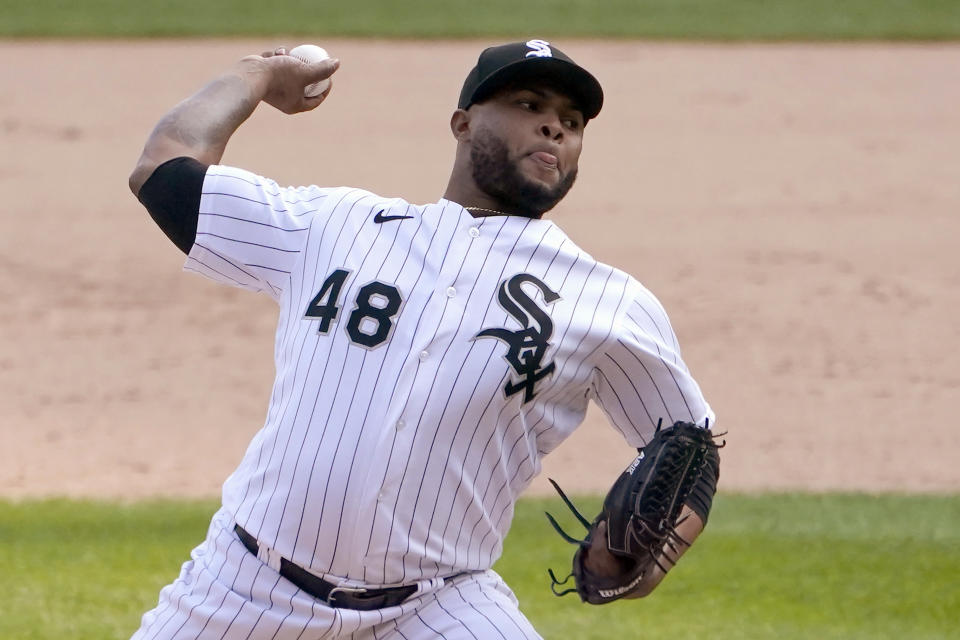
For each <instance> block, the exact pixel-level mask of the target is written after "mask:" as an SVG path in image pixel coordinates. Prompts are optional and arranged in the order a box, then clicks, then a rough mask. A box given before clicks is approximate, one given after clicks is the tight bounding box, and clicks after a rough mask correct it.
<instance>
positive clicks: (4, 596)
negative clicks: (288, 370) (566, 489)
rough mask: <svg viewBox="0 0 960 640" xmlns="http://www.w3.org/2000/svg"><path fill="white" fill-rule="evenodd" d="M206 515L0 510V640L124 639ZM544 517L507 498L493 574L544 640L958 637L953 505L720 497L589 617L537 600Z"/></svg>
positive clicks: (562, 553) (189, 509) (555, 507)
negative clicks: (677, 550) (667, 570)
mask: <svg viewBox="0 0 960 640" xmlns="http://www.w3.org/2000/svg"><path fill="white" fill-rule="evenodd" d="M579 503H582V505H583V506H584V510H585V512H586V513H591V514H592V513H593V512H594V511H595V510H596V509H597V508H598V506H599V501H598V500H597V499H592V500H591V499H588V500H578V504H579ZM215 509H216V504H214V503H211V502H182V503H180V502H148V503H136V504H131V505H118V504H111V503H103V502H75V501H64V500H55V501H29V502H22V503H10V502H0V576H2V578H0V638H3V639H4V640H26V639H41V638H43V639H46V638H51V639H52V638H65V637H69V638H72V639H85V638H90V639H93V638H97V639H109V638H126V637H128V636H129V634H130V633H131V632H132V631H133V629H135V628H136V626H137V624H138V622H139V617H140V615H141V614H142V613H143V611H144V610H146V609H148V608H150V607H152V606H153V605H154V604H155V602H156V598H157V593H158V591H159V590H160V588H161V587H162V586H163V585H164V584H166V583H167V582H169V581H170V580H171V579H173V578H174V577H175V576H176V574H177V573H178V572H179V566H180V563H181V562H183V561H184V560H185V559H186V558H187V556H188V553H189V550H190V549H191V548H192V547H193V546H194V545H195V544H196V543H197V542H199V541H200V540H202V538H203V537H204V534H205V532H206V527H207V522H208V520H209V517H210V515H211V514H212V513H213V511H214V510H215ZM544 510H549V511H551V512H552V513H554V514H555V515H557V516H562V517H561V520H562V521H563V522H564V524H565V525H568V526H569V530H570V531H571V532H573V531H576V526H575V525H574V523H573V520H572V518H570V517H568V516H567V515H566V512H565V508H564V507H563V506H562V505H561V504H560V503H559V501H557V500H532V499H531V500H523V501H521V502H520V504H519V505H518V509H517V515H516V518H515V521H514V527H513V530H512V532H511V534H510V538H509V539H508V540H507V543H506V551H505V554H504V556H503V558H502V559H501V561H500V562H499V563H498V565H497V567H496V568H497V570H498V571H499V572H500V573H501V574H502V575H503V576H504V577H505V578H506V579H507V581H508V582H509V583H510V584H511V586H512V587H513V589H514V591H515V592H516V593H517V596H518V597H519V599H520V602H521V606H522V607H523V609H524V611H525V612H526V613H527V615H528V616H529V617H530V618H531V620H532V621H533V622H534V624H535V625H536V626H537V628H538V629H539V630H540V632H541V633H542V634H543V636H544V638H546V639H547V640H568V639H570V640H573V639H577V640H580V639H583V640H591V639H597V640H601V639H602V640H608V639H609V638H611V637H623V638H637V637H647V638H671V639H677V640H682V639H685V638H690V639H693V638H720V639H728V638H730V639H739V638H745V639H753V638H756V639H761V638H762V639H768V638H778V639H798V640H799V639H804V640H806V639H817V640H819V639H830V638H835V639H837V640H840V639H843V640H858V639H863V640H867V639H870V640H876V639H883V638H890V639H897V640H903V639H907V638H909V639H910V640H915V639H921V640H922V639H933V638H958V637H960V630H958V627H957V620H960V579H958V576H960V496H939V497H937V496H912V497H910V496H865V495H846V494H840V495H766V496H740V495H725V494H721V495H720V496H718V497H717V501H716V505H715V508H714V512H713V515H712V516H711V522H710V525H709V527H708V529H707V531H706V532H705V533H704V535H703V537H702V538H701V539H700V540H699V541H698V542H697V544H696V545H695V546H694V547H693V548H692V549H691V550H690V552H689V553H688V554H687V556H686V557H685V558H684V560H683V561H682V562H681V563H680V565H679V566H677V568H676V569H674V571H673V572H672V573H671V575H670V576H669V577H668V578H667V580H666V581H665V582H664V583H663V584H662V585H661V586H660V587H659V588H658V589H657V591H656V592H654V594H653V595H652V596H650V597H649V598H646V599H644V600H638V601H631V602H618V603H614V604H612V605H607V606H605V607H591V606H588V605H583V604H581V603H580V602H579V600H577V599H576V597H575V596H567V597H566V598H564V599H558V598H555V597H554V596H553V595H551V594H550V591H549V588H548V585H549V579H548V577H547V574H546V568H547V567H552V568H553V569H554V570H555V571H557V573H565V570H566V569H567V568H568V567H569V563H570V556H571V553H572V550H573V549H572V547H571V546H569V545H567V544H566V543H565V542H563V541H562V540H561V539H560V538H559V537H558V536H556V535H555V534H554V532H553V530H552V529H551V528H550V526H549V524H548V523H547V521H546V518H544V516H543V511H544Z"/></svg>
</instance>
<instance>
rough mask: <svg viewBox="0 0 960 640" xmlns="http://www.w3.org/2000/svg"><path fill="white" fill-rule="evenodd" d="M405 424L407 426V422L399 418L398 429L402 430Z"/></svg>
mask: <svg viewBox="0 0 960 640" xmlns="http://www.w3.org/2000/svg"><path fill="white" fill-rule="evenodd" d="M405 426H407V423H406V422H405V421H404V420H403V418H400V419H399V420H397V431H400V430H402V429H403V428H404V427H405Z"/></svg>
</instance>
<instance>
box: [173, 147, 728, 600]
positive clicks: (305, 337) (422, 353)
mask: <svg viewBox="0 0 960 640" xmlns="http://www.w3.org/2000/svg"><path fill="white" fill-rule="evenodd" d="M185 268H186V269H189V270H193V271H197V272H199V273H201V274H204V275H206V276H209V277H211V278H213V279H215V280H218V281H221V282H225V283H228V284H232V285H236V286H240V287H243V288H247V289H252V290H255V291H263V292H264V293H266V294H267V295H269V296H270V297H272V298H273V299H274V300H275V301H276V302H277V303H278V305H279V308H280V317H279V323H278V327H277V334H276V347H275V358H276V370H277V374H276V381H275V383H274V387H273V392H272V395H271V398H270V406H269V409H268V413H267V418H266V424H265V425H264V427H263V428H262V429H261V430H260V431H259V432H258V433H257V435H256V436H255V437H254V439H253V441H252V442H251V444H250V446H249V448H248V450H247V452H246V455H245V456H244V458H243V461H242V462H241V463H240V466H239V467H238V468H237V469H236V471H235V472H234V473H233V474H232V475H231V476H230V477H229V478H228V479H227V481H226V483H225V484H224V491H223V500H224V506H225V507H226V508H227V509H228V510H230V511H231V512H232V513H233V514H234V516H235V517H236V520H237V521H238V522H239V523H240V524H241V525H242V526H243V527H245V528H246V529H247V530H248V531H250V532H251V533H252V534H254V535H255V536H256V537H257V538H258V539H259V540H260V541H261V542H262V543H265V544H267V545H270V546H272V547H273V548H274V549H276V550H277V551H278V552H279V553H281V554H282V555H283V556H284V557H287V558H289V559H291V560H292V561H294V562H296V563H298V564H300V565H301V566H304V567H307V568H310V569H312V570H313V571H315V572H317V573H319V574H322V575H328V576H336V577H340V578H345V579H347V580H351V581H353V580H355V581H358V582H363V583H366V584H371V585H386V584H398V583H412V582H416V581H418V580H423V579H428V578H432V577H437V576H448V575H452V574H455V573H458V572H461V571H464V570H473V569H487V568H489V567H490V566H491V565H492V564H493V562H494V561H495V560H496V559H497V558H498V557H499V555H500V552H501V548H502V542H503V538H504V536H505V534H506V532H507V529H508V528H509V525H510V521H511V519H512V516H513V506H514V501H515V500H516V498H517V496H518V494H520V492H521V491H522V490H523V489H524V488H525V487H526V486H527V485H528V484H529V482H530V480H531V479H532V478H533V477H534V476H535V475H536V474H537V473H538V472H539V470H540V460H541V457H542V456H543V455H545V454H547V453H548V452H550V451H551V450H553V449H554V448H555V447H556V446H557V445H558V444H559V443H560V442H561V441H563V440H564V438H566V437H567V436H568V435H570V433H571V432H572V431H573V430H574V429H575V428H576V427H577V426H578V425H579V424H580V422H581V421H582V419H583V417H584V413H585V411H586V408H587V404H588V401H589V400H590V399H591V398H592V399H594V400H595V401H596V402H597V403H598V404H599V405H600V406H601V407H602V408H603V410H604V411H605V413H606V415H607V416H608V418H609V420H610V422H611V424H612V425H613V426H614V427H615V428H617V429H618V430H620V431H621V432H622V433H623V436H624V438H625V439H626V441H627V442H628V443H629V444H630V445H632V446H635V447H638V446H642V445H643V444H644V443H645V442H646V440H647V439H648V438H649V437H650V436H651V434H652V432H653V429H654V426H655V425H656V423H657V421H658V420H659V419H661V418H662V419H663V420H664V423H665V424H672V423H673V422H674V421H676V420H689V421H694V422H698V423H700V424H703V423H704V420H705V419H707V418H710V419H711V421H712V418H713V414H712V412H711V410H710V407H709V406H708V405H707V403H706V401H705V400H704V398H703V396H702V394H701V392H700V389H699V387H698V386H697V384H696V382H695V381H694V380H693V378H692V377H691V376H690V374H689V371H688V369H687V367H686V366H685V365H684V363H683V361H682V360H681V358H680V353H679V348H678V345H677V340H676V337H675V336H674V332H673V330H672V328H671V326H670V323H669V320H668V318H667V316H666V313H665V312H664V309H663V307H662V306H661V305H660V303H659V302H658V301H657V300H656V298H654V296H653V295H652V294H651V293H650V292H649V291H647V290H646V289H645V288H644V287H643V286H641V285H640V284H639V283H638V282H637V281H636V280H634V279H633V278H631V277H630V276H628V275H627V274H625V273H623V272H622V271H619V270H617V269H615V268H613V267H610V266H607V265H605V264H602V263H600V262H597V261H596V260H594V259H593V258H592V257H590V256H589V255H587V254H586V253H584V252H583V251H582V250H580V249H579V248H578V247H577V246H576V245H575V244H574V243H573V242H572V241H571V240H570V239H569V238H568V237H567V236H566V235H565V234H564V233H563V232H562V231H561V230H560V229H559V228H558V227H557V226H556V225H555V224H553V223H552V222H550V221H547V220H530V219H526V218H522V217H513V216H494V217H487V218H474V217H472V216H471V215H470V214H469V213H468V212H467V211H465V210H464V209H463V208H462V207H461V206H460V205H458V204H456V203H454V202H450V201H447V200H440V201H439V202H437V203H435V204H428V205H412V204H409V203H407V202H404V201H402V200H399V199H386V198H382V197H379V196H377V195H374V194H372V193H369V192H367V191H363V190H359V189H351V188H332V189H326V188H319V187H300V188H281V187H279V186H278V185H277V184H276V183H275V182H273V181H270V180H267V179H265V178H262V177H259V176H256V175H254V174H251V173H249V172H246V171H242V170H239V169H234V168H229V167H225V166H212V167H210V168H209V169H208V171H207V176H206V178H205V181H204V185H203V196H202V199H201V201H200V216H199V226H198V230H197V238H196V242H195V244H194V246H193V249H192V250H191V252H190V255H189V257H188V258H187V262H186V264H185ZM612 480H613V479H612V478H611V482H612Z"/></svg>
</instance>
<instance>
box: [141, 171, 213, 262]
mask: <svg viewBox="0 0 960 640" xmlns="http://www.w3.org/2000/svg"><path fill="white" fill-rule="evenodd" d="M206 174H207V165H205V164H203V163H202V162H199V161H197V160H195V159H193V158H187V157H180V158H174V159H173V160H167V161H166V162H164V163H163V164H161V165H160V166H159V167H157V168H156V169H154V171H153V173H152V174H150V177H149V178H147V181H146V182H144V183H143V186H142V187H141V188H140V193H138V194H137V198H138V199H139V200H140V202H141V203H143V206H145V207H146V208H147V211H149V212H150V217H151V218H153V221H154V222H156V223H157V226H159V227H160V228H161V229H162V230H163V232H164V233H165V234H167V237H168V238H170V240H171V241H172V242H173V244H175V245H177V247H179V248H180V250H181V251H183V252H184V253H190V248H191V247H193V243H194V242H195V241H196V239H197V217H198V215H199V213H198V212H199V211H200V194H201V192H202V191H203V178H204V176H206Z"/></svg>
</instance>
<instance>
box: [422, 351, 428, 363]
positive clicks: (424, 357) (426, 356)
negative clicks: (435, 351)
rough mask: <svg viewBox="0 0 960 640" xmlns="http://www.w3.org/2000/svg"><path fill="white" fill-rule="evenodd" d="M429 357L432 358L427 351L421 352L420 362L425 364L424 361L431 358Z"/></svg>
mask: <svg viewBox="0 0 960 640" xmlns="http://www.w3.org/2000/svg"><path fill="white" fill-rule="evenodd" d="M429 357H430V354H429V353H427V352H426V351H421V352H420V362H423V361H424V360H426V359H427V358H429Z"/></svg>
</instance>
